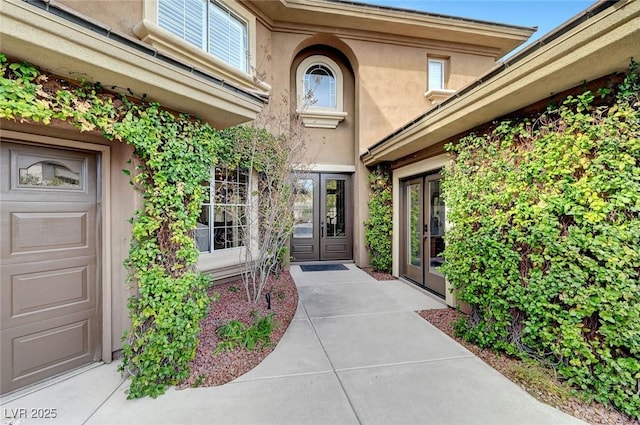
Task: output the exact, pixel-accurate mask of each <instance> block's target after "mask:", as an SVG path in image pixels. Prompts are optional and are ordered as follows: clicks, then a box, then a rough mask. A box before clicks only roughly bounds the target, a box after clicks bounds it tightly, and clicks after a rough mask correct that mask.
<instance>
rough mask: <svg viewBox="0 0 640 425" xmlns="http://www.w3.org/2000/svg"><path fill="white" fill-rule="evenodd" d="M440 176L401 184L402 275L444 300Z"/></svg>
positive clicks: (442, 214) (442, 204)
mask: <svg viewBox="0 0 640 425" xmlns="http://www.w3.org/2000/svg"><path fill="white" fill-rule="evenodd" d="M440 178H441V177H440V174H431V175H428V176H423V177H418V178H414V179H411V180H407V181H405V182H404V183H403V220H402V223H403V224H402V227H403V237H402V258H403V260H402V271H401V272H402V275H403V276H405V277H407V278H409V279H411V280H412V281H414V282H415V283H417V284H418V285H420V286H423V287H425V288H428V289H430V290H431V291H433V292H435V293H437V294H439V295H441V296H444V295H445V281H444V276H443V275H442V273H440V271H439V270H438V268H439V266H440V265H442V262H443V257H442V251H443V250H444V228H445V206H444V201H443V199H442V192H441V186H440Z"/></svg>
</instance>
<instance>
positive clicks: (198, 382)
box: [191, 373, 207, 388]
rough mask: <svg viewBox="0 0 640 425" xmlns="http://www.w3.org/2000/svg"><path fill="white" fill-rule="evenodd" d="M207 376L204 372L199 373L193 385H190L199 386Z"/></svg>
mask: <svg viewBox="0 0 640 425" xmlns="http://www.w3.org/2000/svg"><path fill="white" fill-rule="evenodd" d="M206 377H207V376H206V375H205V374H204V373H201V374H200V375H198V378H197V379H196V382H194V383H193V385H192V386H191V387H192V388H198V387H199V386H201V385H202V383H203V382H204V379H205V378H206Z"/></svg>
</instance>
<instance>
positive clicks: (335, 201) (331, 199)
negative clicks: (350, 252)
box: [325, 179, 347, 238]
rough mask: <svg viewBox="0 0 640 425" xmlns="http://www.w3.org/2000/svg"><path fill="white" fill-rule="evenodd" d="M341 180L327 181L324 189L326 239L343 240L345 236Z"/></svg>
mask: <svg viewBox="0 0 640 425" xmlns="http://www.w3.org/2000/svg"><path fill="white" fill-rule="evenodd" d="M345 183H346V182H345V181H344V180H341V179H327V180H326V187H325V191H326V192H325V194H326V196H325V212H326V217H325V225H326V227H327V231H326V237H328V238H344V237H345V236H346V227H347V226H346V214H347V211H346V207H347V199H346V193H345V192H346V185H345Z"/></svg>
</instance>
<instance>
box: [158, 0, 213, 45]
mask: <svg viewBox="0 0 640 425" xmlns="http://www.w3.org/2000/svg"><path fill="white" fill-rule="evenodd" d="M206 16H207V11H206V3H205V2H204V1H202V0H162V1H160V2H158V25H159V26H160V27H162V28H164V29H166V30H168V31H171V32H172V33H173V34H175V35H177V36H178V37H180V38H182V39H183V40H185V41H188V42H189V43H191V44H193V45H194V46H196V47H199V48H201V49H204V48H205V40H206V31H205V25H206Z"/></svg>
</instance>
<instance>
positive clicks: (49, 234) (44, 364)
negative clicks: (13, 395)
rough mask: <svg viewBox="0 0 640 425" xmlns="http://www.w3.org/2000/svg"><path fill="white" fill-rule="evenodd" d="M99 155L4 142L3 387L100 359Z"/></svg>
mask: <svg viewBox="0 0 640 425" xmlns="http://www.w3.org/2000/svg"><path fill="white" fill-rule="evenodd" d="M97 167H98V163H97V158H96V155H95V154H89V153H84V152H75V151H69V150H64V149H52V148H43V147H37V146H28V145H21V144H15V143H6V142H4V141H2V144H1V146H0V177H1V178H0V205H1V209H0V233H1V234H2V238H1V239H0V294H1V298H0V317H1V319H2V320H1V326H0V349H1V353H0V359H1V372H2V373H0V375H1V377H2V379H1V380H0V384H1V387H0V390H1V391H0V392H2V393H6V392H9V391H13V390H15V389H18V388H20V387H23V386H25V385H28V384H32V383H35V382H38V381H41V380H43V379H46V378H49V377H52V376H54V375H57V374H60V373H62V372H65V371H68V370H71V369H75V368H78V367H79V366H82V365H84V364H87V363H90V362H92V361H95V360H98V359H99V353H100V345H99V344H100V337H99V335H100V331H99V318H100V314H99V308H98V288H99V282H98V269H99V264H98V249H97V247H98V241H99V239H98V231H97V229H98V225H99V223H98V221H97V217H98V211H99V210H98V202H97V200H98V194H97V174H98V173H97Z"/></svg>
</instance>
